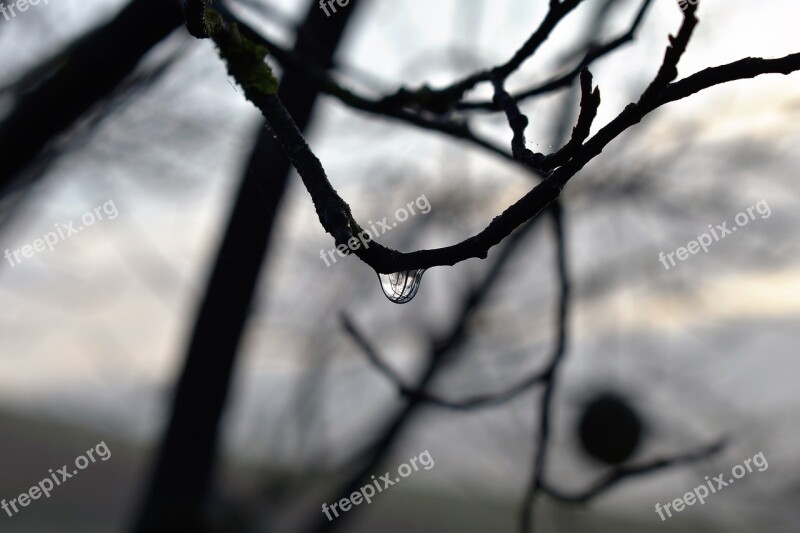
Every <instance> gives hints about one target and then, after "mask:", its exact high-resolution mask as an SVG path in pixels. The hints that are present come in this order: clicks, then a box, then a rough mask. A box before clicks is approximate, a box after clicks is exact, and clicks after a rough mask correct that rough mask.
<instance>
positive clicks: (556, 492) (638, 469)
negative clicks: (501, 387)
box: [540, 440, 725, 503]
mask: <svg viewBox="0 0 800 533" xmlns="http://www.w3.org/2000/svg"><path fill="white" fill-rule="evenodd" d="M724 447H725V441H724V440H719V441H717V442H715V443H713V444H710V445H708V446H705V447H703V448H701V449H699V450H696V451H693V452H687V453H684V454H681V455H676V456H674V457H664V458H661V459H654V460H651V461H648V462H646V463H640V464H633V465H627V466H621V467H619V468H616V469H614V470H612V471H611V472H609V473H608V474H607V475H605V476H603V477H602V478H600V479H599V480H597V481H596V482H595V483H593V484H592V485H591V486H590V487H589V488H587V489H585V490H582V491H579V492H575V493H568V492H565V491H562V490H560V489H557V488H555V487H553V486H551V485H549V484H548V483H545V482H544V481H543V482H541V483H540V488H541V490H542V492H544V493H546V494H547V495H548V496H550V497H552V498H555V499H556V500H559V501H562V502H567V503H586V502H588V501H590V500H591V499H593V498H595V497H597V496H600V495H601V494H604V493H606V492H608V491H609V490H611V489H613V488H615V487H616V486H617V485H619V484H620V483H621V482H622V481H625V480H627V479H629V478H632V477H636V476H642V475H645V474H651V473H653V472H658V471H660V470H664V469H666V468H670V467H675V466H680V465H684V464H688V463H693V462H696V461H701V460H703V459H706V458H708V457H711V456H712V455H715V454H716V453H718V452H720V451H721V450H722V449H723V448H724Z"/></svg>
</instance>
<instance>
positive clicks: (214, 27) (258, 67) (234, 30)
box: [204, 9, 278, 101]
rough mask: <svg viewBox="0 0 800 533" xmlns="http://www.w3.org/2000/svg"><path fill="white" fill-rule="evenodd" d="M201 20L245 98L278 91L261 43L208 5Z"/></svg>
mask: <svg viewBox="0 0 800 533" xmlns="http://www.w3.org/2000/svg"><path fill="white" fill-rule="evenodd" d="M204 23H205V27H206V30H207V32H208V34H209V35H210V36H211V38H212V39H214V42H215V43H216V44H217V47H218V48H219V51H220V56H222V59H224V60H225V63H226V64H227V66H228V74H230V75H231V76H233V78H234V79H235V80H236V81H237V82H239V84H240V85H241V86H242V88H243V89H244V93H245V95H246V96H247V98H248V99H250V100H251V101H252V100H253V99H254V98H256V97H258V96H265V95H274V94H276V93H277V92H278V80H277V79H276V78H275V75H274V74H273V73H272V69H271V68H270V67H269V65H267V64H266V63H265V62H264V59H265V58H266V57H267V54H268V53H269V50H267V48H266V47H265V46H261V45H259V44H256V43H254V42H253V41H251V40H250V39H248V38H247V37H245V36H244V35H242V34H241V33H240V32H239V28H238V26H237V25H236V24H235V23H231V24H226V23H225V21H224V19H223V18H222V16H221V15H220V14H219V13H217V12H216V11H214V10H212V9H206V12H205V20H204Z"/></svg>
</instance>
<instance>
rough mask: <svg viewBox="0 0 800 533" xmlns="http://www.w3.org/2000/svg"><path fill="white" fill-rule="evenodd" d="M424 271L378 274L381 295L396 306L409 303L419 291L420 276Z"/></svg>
mask: <svg viewBox="0 0 800 533" xmlns="http://www.w3.org/2000/svg"><path fill="white" fill-rule="evenodd" d="M424 273H425V269H424V268H422V269H420V270H406V271H403V272H393V273H392V274H378V279H380V281H381V289H383V294H385V295H386V297H387V298H389V300H391V301H392V302H394V303H396V304H404V303H407V302H410V301H411V300H412V299H413V298H414V296H416V294H417V291H418V290H419V284H420V282H421V281H422V274H424Z"/></svg>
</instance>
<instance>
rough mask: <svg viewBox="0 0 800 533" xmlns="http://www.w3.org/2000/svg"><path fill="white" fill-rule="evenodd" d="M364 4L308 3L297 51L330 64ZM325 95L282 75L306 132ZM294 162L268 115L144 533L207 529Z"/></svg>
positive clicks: (224, 248)
mask: <svg viewBox="0 0 800 533" xmlns="http://www.w3.org/2000/svg"><path fill="white" fill-rule="evenodd" d="M357 3H358V2H356V1H355V0H353V1H351V2H350V4H349V6H348V8H347V9H344V10H340V12H339V13H338V14H337V15H336V16H335V17H331V18H327V17H326V16H325V15H324V13H323V12H322V11H321V10H320V8H319V6H318V5H317V3H316V2H315V1H312V2H310V8H309V11H308V14H307V16H306V19H305V22H304V23H303V24H302V26H301V27H300V28H299V29H298V38H297V42H296V44H295V49H294V51H295V52H296V53H297V54H299V55H302V56H303V57H304V58H305V61H308V62H313V63H314V64H316V65H318V66H320V67H323V68H330V66H331V64H332V60H333V54H334V51H335V50H336V48H337V46H338V44H339V42H340V41H341V39H342V35H343V33H344V29H345V27H346V25H347V22H348V20H350V18H351V17H352V14H353V13H354V11H355V8H356V4H357ZM318 94H319V93H318V91H317V90H316V89H315V88H313V86H311V85H310V84H308V83H307V81H306V79H305V77H303V76H302V75H300V74H295V73H293V72H287V73H286V74H285V76H284V77H283V79H282V80H281V85H280V92H279V96H280V98H281V99H282V100H283V102H284V104H285V105H286V108H287V109H288V110H289V112H290V113H291V114H292V116H293V117H294V120H295V121H296V122H297V125H298V127H299V128H300V129H301V130H302V129H305V128H306V126H307V125H308V123H309V120H310V118H311V115H312V112H313V109H314V104H315V102H316V100H317V96H318ZM290 170H291V165H290V163H289V161H288V160H287V159H286V157H285V156H284V155H283V152H282V150H281V148H280V146H279V145H278V143H277V142H276V141H275V139H274V138H273V136H272V134H271V132H270V131H269V130H268V129H266V128H264V127H263V123H262V126H261V127H260V128H259V133H258V140H257V142H256V144H255V146H254V148H253V151H252V153H251V156H250V160H249V162H248V165H247V169H246V170H245V172H244V176H243V179H242V183H241V185H240V189H239V193H238V196H237V198H236V203H235V205H234V207H233V210H232V214H231V216H230V220H229V222H228V226H227V229H226V232H225V236H224V238H223V241H222V243H221V245H220V248H219V250H218V252H217V257H216V261H215V264H214V268H213V271H212V274H211V278H210V280H209V282H208V285H207V288H206V292H205V296H204V298H203V302H202V304H201V306H200V309H199V313H198V315H197V318H196V321H195V325H194V330H193V332H192V337H191V342H190V344H189V348H188V352H187V354H186V358H185V363H184V367H183V370H182V372H181V375H180V378H179V380H178V383H177V387H176V392H175V397H174V401H173V405H172V414H171V417H170V420H169V423H168V426H167V429H166V433H165V436H164V439H163V442H162V445H161V449H160V452H159V455H158V458H157V460H156V464H155V468H154V470H153V474H152V476H153V477H152V479H151V481H150V486H149V488H148V493H147V495H146V500H145V504H144V507H143V508H142V510H141V513H140V515H139V517H138V523H137V525H136V527H135V529H134V531H136V532H138V533H145V532H152V531H162V530H174V531H178V530H181V531H184V530H187V531H188V529H186V528H187V527H190V528H192V531H201V530H202V528H203V526H202V524H203V523H204V522H205V521H206V520H205V517H204V514H205V511H204V510H205V506H206V504H207V498H208V496H209V495H210V488H211V477H212V473H213V466H214V462H215V456H216V447H217V433H218V428H219V424H220V419H221V417H222V412H223V408H224V405H225V401H226V398H227V395H228V389H229V387H230V379H231V374H232V372H233V370H234V364H235V361H236V355H237V352H238V347H239V341H240V339H241V335H242V331H243V329H244V325H245V322H246V319H247V316H248V313H249V309H250V306H251V303H252V298H253V294H254V292H255V289H256V286H257V282H258V277H259V272H260V270H261V265H262V263H263V262H264V257H265V255H266V251H267V247H268V244H269V240H270V235H271V232H272V228H273V224H274V222H275V214H276V212H277V211H278V208H279V206H280V202H281V199H282V197H283V192H284V190H285V188H286V181H287V179H288V176H289V175H290ZM176 528H177V529H176Z"/></svg>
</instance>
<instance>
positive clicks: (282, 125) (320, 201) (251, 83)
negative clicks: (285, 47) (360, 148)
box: [189, 0, 795, 273]
mask: <svg viewBox="0 0 800 533" xmlns="http://www.w3.org/2000/svg"><path fill="white" fill-rule="evenodd" d="M189 3H190V4H196V5H201V4H202V1H201V0H196V1H195V2H192V1H190V2H189ZM577 3H578V2H577V1H571V2H564V3H562V4H559V3H557V2H552V3H551V15H552V13H554V12H555V13H561V14H562V15H561V16H563V14H565V13H566V12H568V11H569V10H571V9H572V7H574V6H575V5H576V4H577ZM695 10H696V6H692V5H690V6H688V8H687V10H686V12H685V14H684V20H683V24H682V25H681V29H680V31H679V32H678V35H677V37H674V38H671V39H670V40H671V45H670V46H669V47H668V48H667V51H666V53H665V57H664V61H663V63H662V65H661V68H660V69H659V72H658V74H657V75H656V77H655V79H654V80H653V82H652V83H651V84H650V86H649V87H648V88H647V90H645V92H644V93H643V94H642V97H641V98H640V99H639V101H638V102H637V103H635V104H630V105H628V107H626V108H625V110H623V111H622V113H620V115H618V116H617V117H616V118H615V119H614V120H612V121H611V122H610V123H609V124H607V125H606V126H605V127H603V128H602V129H601V130H600V131H599V132H598V133H597V134H596V135H595V136H594V137H592V138H590V139H589V140H588V141H586V143H585V144H583V145H582V146H581V147H580V148H579V149H578V150H575V153H574V155H573V157H571V158H570V159H569V161H568V162H566V163H565V164H564V165H562V166H560V167H558V169H557V170H555V171H554V172H553V173H552V174H551V175H550V176H548V177H547V178H546V179H545V180H543V181H542V182H541V183H540V184H539V185H537V186H536V187H534V188H533V189H532V190H531V191H529V192H528V193H527V194H526V195H524V196H523V197H522V198H520V199H519V200H518V201H517V202H516V203H514V204H512V205H511V206H510V207H508V208H507V209H506V210H505V211H504V212H503V213H502V214H500V215H499V216H497V217H495V218H494V220H492V222H491V223H490V224H489V225H488V226H486V228H484V229H483V230H482V231H480V232H479V233H477V234H475V235H473V236H472V237H469V238H467V239H465V240H463V241H461V242H460V243H458V244H454V245H451V246H446V247H443V248H437V249H431V250H418V251H415V252H409V253H401V252H398V251H396V250H392V249H390V248H387V247H385V246H383V245H380V244H379V243H373V244H372V245H371V246H369V247H368V248H367V247H360V248H359V249H358V250H356V251H355V252H354V253H355V255H357V256H358V257H359V258H360V259H361V260H362V261H364V262H365V263H367V264H368V265H370V266H371V267H372V268H373V269H374V270H375V271H376V272H380V273H391V272H399V271H406V270H417V269H422V268H430V267H433V266H440V265H450V266H452V265H455V264H456V263H459V262H461V261H464V260H466V259H470V258H481V259H484V258H485V257H486V255H487V253H488V250H489V249H490V248H492V247H493V246H495V245H497V244H498V243H499V242H501V241H502V240H503V239H505V238H506V237H508V236H509V235H510V234H511V232H513V231H514V230H515V229H516V228H517V227H519V226H520V225H522V224H523V223H525V222H526V221H528V220H530V219H531V218H533V217H535V216H536V215H538V214H539V213H540V212H541V211H542V209H544V208H545V207H546V206H547V205H549V204H550V203H551V202H552V201H553V200H555V199H556V198H557V197H558V195H559V194H560V192H561V190H562V189H563V187H564V185H565V184H566V183H567V182H568V181H569V180H570V179H571V178H572V177H573V176H574V175H575V174H577V173H578V172H579V171H580V170H581V169H582V168H583V167H584V166H585V165H586V164H587V163H588V162H589V161H591V160H592V159H593V158H594V157H596V156H597V155H599V154H600V153H601V152H602V150H603V148H604V147H605V146H606V145H608V144H609V143H610V142H611V141H612V140H614V139H615V138H617V137H618V136H619V135H620V134H621V133H622V132H624V131H625V130H627V129H628V128H629V127H631V126H633V125H634V124H636V123H638V122H639V121H641V119H642V118H643V117H644V116H645V115H647V113H649V112H650V111H652V110H653V109H655V108H656V107H658V106H660V105H662V104H663V103H665V102H666V101H665V100H662V98H664V96H663V95H664V94H665V92H666V91H667V89H668V88H669V86H670V82H671V81H672V80H673V79H674V78H675V77H676V76H677V68H676V67H677V64H678V61H679V60H680V57H681V55H682V54H683V51H684V50H685V49H686V46H687V44H688V42H689V39H690V37H691V33H692V30H693V29H694V27H695V25H696V24H697V19H696V17H695V16H694V13H695ZM206 12H207V13H208V14H210V13H216V12H212V11H211V10H206ZM551 15H548V19H547V20H548V22H547V24H544V23H543V28H544V29H542V27H540V31H539V30H537V33H536V34H535V35H538V36H539V37H538V38H536V39H534V38H533V37H532V38H531V39H529V41H528V43H526V46H523V48H522V49H521V51H524V52H527V51H531V53H532V51H535V50H536V48H537V47H538V44H541V39H542V38H546V36H547V35H549V31H550V29H552V28H550V25H552V24H554V23H555V22H556V21H557V20H560V17H559V16H555V15H552V17H551ZM195 18H197V17H195ZM203 20H205V19H203ZM212 22H213V24H212V25H211V26H213V28H211V29H213V34H212V32H211V31H207V32H206V33H208V34H209V35H210V36H212V37H214V39H215V41H216V42H217V44H218V45H219V46H220V50H221V54H222V55H223V57H226V59H227V61H228V66H229V70H230V72H231V74H232V75H233V76H234V77H235V78H236V79H237V81H238V82H239V83H240V84H242V85H243V87H244V89H245V94H246V95H247V97H248V99H250V101H251V102H253V103H254V104H255V105H256V106H257V107H258V108H259V109H260V110H261V111H262V113H263V114H264V116H265V118H266V119H267V122H268V123H269V124H270V127H271V128H272V129H273V131H274V133H275V134H276V136H277V138H278V140H279V142H280V143H281V145H282V146H283V147H284V150H285V151H286V153H287V155H288V156H289V158H290V160H291V161H292V163H293V165H294V166H295V168H296V169H297V171H298V173H299V174H300V177H301V178H302V180H303V183H304V184H305V186H306V189H307V190H308V192H309V194H310V195H311V197H312V200H313V201H314V204H315V207H316V210H317V214H318V216H319V218H320V222H321V224H322V226H323V228H324V229H325V230H326V231H327V232H328V233H330V234H331V235H332V236H333V237H334V239H335V240H336V244H337V245H346V243H347V242H348V241H349V240H351V239H355V238H357V236H358V235H362V234H364V233H365V232H364V230H363V229H362V228H361V226H360V225H359V224H358V223H357V222H356V221H355V219H354V218H353V217H352V214H351V212H350V207H349V206H348V205H347V203H346V202H345V201H344V200H343V199H342V198H341V197H340V196H339V195H338V194H337V193H336V191H335V190H334V189H333V187H332V186H331V185H330V182H329V181H328V178H327V176H326V175H325V171H324V169H323V167H322V165H321V163H320V162H319V160H318V159H317V158H316V156H315V155H314V154H313V153H312V152H311V150H310V148H309V147H308V145H307V144H306V143H305V140H304V139H303V137H302V135H301V134H300V132H299V131H298V130H297V128H296V127H295V126H294V124H293V121H292V118H291V117H290V116H289V114H288V113H287V112H286V110H285V109H284V108H283V105H282V104H281V103H280V101H279V99H278V98H277V96H276V95H275V94H274V91H272V90H271V89H270V87H271V86H272V82H270V81H269V78H270V76H271V72H270V71H269V69H268V68H267V67H266V65H265V64H264V63H263V56H262V55H261V54H262V50H261V49H260V48H259V47H258V46H257V45H254V44H253V43H252V42H250V41H248V40H247V39H246V38H244V37H242V36H241V35H240V34H238V31H236V27H235V26H231V25H229V24H227V23H225V22H224V20H223V19H222V18H221V17H219V15H218V14H217V15H216V16H215V17H212ZM195 32H196V33H197V30H196V29H195ZM197 35H202V32H200V33H197ZM537 43H538V44H537ZM231 46H233V47H234V48H238V51H234V50H233V49H232V48H231ZM226 49H227V51H226ZM263 53H264V54H265V53H266V50H263ZM248 54H250V55H248ZM524 55H525V54H524V53H521V54H516V55H515V58H516V59H514V58H512V60H510V61H509V62H508V63H506V64H504V65H501V66H500V67H498V68H496V69H494V70H493V71H492V72H494V75H495V76H496V77H498V78H502V76H503V75H507V74H508V73H510V72H512V71H513V70H514V69H515V68H516V67H518V66H519V64H520V63H521V61H520V58H521V57H522V56H524ZM254 58H255V59H257V60H255V59H254ZM232 60H233V61H232ZM238 60H242V61H243V62H244V63H243V64H237V61H238ZM786 63H787V61H786V60H785V58H784V59H782V60H766V59H764V60H760V62H759V63H758V65H757V66H758V69H759V70H762V71H771V72H783V69H786V68H787V65H786ZM791 65H792V61H789V66H790V67H791ZM792 70H795V69H792ZM751 71H752V67H751V68H749V69H748V68H741V69H740V71H739V72H738V74H740V75H741V76H742V77H752V72H751ZM726 73H728V74H729V75H728V76H727V79H730V78H731V75H730V73H729V72H727V71H726ZM491 75H492V74H491V73H487V74H486V76H491ZM733 77H734V78H735V75H734V76H733ZM478 78H481V79H482V76H478ZM705 79H706V80H709V79H710V81H711V82H712V85H713V84H714V83H713V81H714V77H713V75H712V76H710V77H709V75H708V74H706V78H705ZM478 81H481V80H477V81H475V83H477V82H478ZM259 83H261V84H264V86H263V87H258V84H259ZM464 83H465V82H464ZM466 85H469V84H466ZM466 85H464V86H466ZM709 86H710V85H709Z"/></svg>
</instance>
